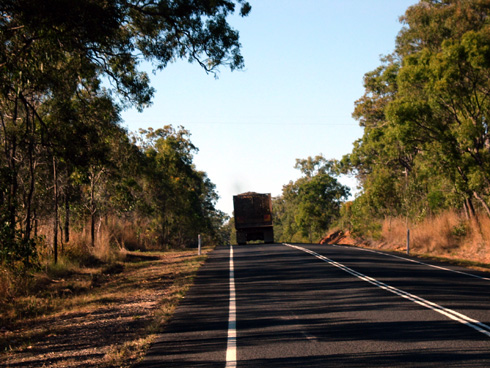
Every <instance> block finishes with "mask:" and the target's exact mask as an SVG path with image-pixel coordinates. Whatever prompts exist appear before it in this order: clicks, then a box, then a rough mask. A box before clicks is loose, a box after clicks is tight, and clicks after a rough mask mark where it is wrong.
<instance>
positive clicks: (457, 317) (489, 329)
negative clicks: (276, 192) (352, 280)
mask: <svg viewBox="0 0 490 368" xmlns="http://www.w3.org/2000/svg"><path fill="white" fill-rule="evenodd" d="M284 245H287V246H288V247H291V248H296V249H298V250H301V251H303V252H306V253H309V254H311V255H313V256H315V257H316V258H318V259H321V260H322V261H324V262H327V263H329V264H331V265H332V266H335V267H337V268H340V269H341V270H343V271H345V272H347V273H350V274H351V275H354V276H356V277H357V278H359V279H361V280H363V281H366V282H369V283H370V284H372V285H375V286H377V287H379V288H381V289H383V290H387V291H389V292H391V293H393V294H396V295H399V296H401V297H402V298H405V299H408V300H410V301H412V302H414V303H417V304H419V305H421V306H423V307H426V308H429V309H432V310H433V311H435V312H437V313H440V314H442V315H444V316H446V317H448V318H450V319H452V320H454V321H457V322H459V323H462V324H464V325H466V326H468V327H471V328H473V329H475V330H477V331H478V332H481V333H482V334H484V335H486V336H488V337H490V326H487V325H486V324H484V323H481V322H480V321H477V320H475V319H473V318H470V317H468V316H466V315H464V314H462V313H459V312H456V311H454V310H452V309H449V308H445V307H443V306H441V305H439V304H436V303H433V302H431V301H429V300H426V299H424V298H421V297H419V296H417V295H414V294H410V293H408V292H406V291H403V290H401V289H397V288H395V287H393V286H390V285H387V284H385V283H383V282H381V281H378V280H376V279H374V278H372V277H369V276H366V275H364V274H362V273H360V272H357V271H355V270H353V269H352V268H349V267H347V266H345V265H343V264H341V263H339V262H335V261H333V260H331V259H330V258H327V257H325V256H322V255H321V254H318V253H316V252H314V251H312V250H309V249H307V248H303V247H300V246H297V245H292V244H286V243H285V244H284Z"/></svg>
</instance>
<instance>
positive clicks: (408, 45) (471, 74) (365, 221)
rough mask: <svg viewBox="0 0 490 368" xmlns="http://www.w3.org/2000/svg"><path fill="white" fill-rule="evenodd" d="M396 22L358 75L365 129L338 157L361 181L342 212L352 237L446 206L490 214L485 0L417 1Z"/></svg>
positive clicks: (489, 47)
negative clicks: (393, 33)
mask: <svg viewBox="0 0 490 368" xmlns="http://www.w3.org/2000/svg"><path fill="white" fill-rule="evenodd" d="M401 20H402V22H403V24H404V27H403V29H402V30H401V32H400V33H399V35H398V37H397V40H396V47H395V51H394V52H393V53H392V54H391V55H388V56H386V57H384V58H382V64H381V66H379V67H378V68H376V69H375V70H374V71H372V72H369V73H367V74H366V75H365V77H364V88H365V93H364V95H363V96H362V97H361V98H360V99H359V100H358V101H356V106H355V111H354V114H353V116H354V117H355V118H356V119H357V120H358V121H359V123H360V125H361V126H362V127H363V128H364V134H363V136H362V138H361V139H359V140H358V141H356V142H355V144H354V149H353V151H352V153H351V154H349V155H347V156H345V157H344V158H343V160H342V169H343V171H344V172H351V173H354V174H355V175H356V176H357V178H358V180H359V183H360V185H361V187H362V192H361V195H360V196H358V197H357V198H356V199H355V200H354V201H353V202H351V203H349V204H348V205H346V206H344V208H343V209H342V211H343V218H344V220H345V222H346V225H348V226H350V227H351V228H352V229H353V230H354V231H356V232H358V233H369V232H373V231H376V229H374V228H373V226H376V222H375V221H373V219H383V218H387V217H394V216H405V217H406V218H408V219H411V220H413V221H417V220H419V219H421V218H424V217H426V216H428V215H435V214H438V213H440V212H441V211H444V210H446V209H460V210H461V211H463V212H464V213H465V214H466V216H467V218H475V217H476V216H477V215H478V213H483V214H486V215H488V216H490V207H489V204H490V130H489V121H490V1H488V0H464V1H463V0H445V1H439V0H422V1H420V2H419V3H418V4H416V5H413V6H411V7H410V8H408V10H407V11H406V13H405V15H404V16H402V17H401Z"/></svg>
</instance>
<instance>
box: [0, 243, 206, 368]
mask: <svg viewBox="0 0 490 368" xmlns="http://www.w3.org/2000/svg"><path fill="white" fill-rule="evenodd" d="M209 250H210V248H206V249H204V250H203V251H204V254H205V253H207V252H208V251H209ZM204 260H205V256H197V255H196V251H194V250H192V251H189V250H188V251H179V252H165V253H142V252H126V254H125V259H124V260H122V261H120V262H116V263H111V264H103V263H101V264H99V265H98V266H97V267H92V268H90V269H86V268H78V269H76V270H72V271H71V272H64V273H63V272H61V271H60V270H58V271H55V272H52V274H51V275H50V276H48V274H45V273H43V274H40V275H37V276H36V277H35V279H34V280H33V282H35V283H37V285H38V286H37V287H36V289H37V292H34V291H33V292H31V293H30V294H29V295H25V296H17V297H15V298H14V299H11V300H9V301H8V302H7V303H3V304H0V306H1V309H2V310H1V315H2V321H1V325H2V326H5V327H3V329H2V330H1V331H0V365H2V364H6V365H7V366H9V364H10V365H14V366H23V367H40V366H45V367H65V368H66V367H72V368H74V367H81V366H90V367H109V366H110V367H129V366H131V364H132V363H134V362H135V360H137V359H138V358H140V357H141V356H142V355H143V354H144V353H145V350H146V349H147V347H148V346H149V344H150V343H151V342H152V341H153V340H154V338H155V337H156V334H158V333H159V332H160V331H161V327H162V325H164V324H165V323H166V321H167V320H168V318H169V317H170V316H171V315H172V313H173V310H174V309H175V307H176V306H177V304H178V302H179V300H181V298H182V297H183V295H184V294H185V292H186V291H187V289H188V288H189V286H190V285H191V283H192V281H193V277H194V275H195V272H196V270H197V269H198V268H199V266H200V265H201V264H202V263H203V262H204ZM56 274H57V275H58V276H57V277H55V275H56Z"/></svg>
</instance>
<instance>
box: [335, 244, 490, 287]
mask: <svg viewBox="0 0 490 368" xmlns="http://www.w3.org/2000/svg"><path fill="white" fill-rule="evenodd" d="M332 246H333V247H338V248H350V249H352V248H353V247H346V246H345V245H337V244H332ZM355 249H359V250H363V251H365V252H371V253H376V254H382V255H384V256H388V257H393V258H399V259H403V260H404V261H409V262H413V263H418V264H421V265H424V266H428V267H432V268H437V269H439V270H444V271H450V272H455V273H459V274H461V275H465V276H471V277H475V278H477V279H481V280H487V281H490V278H488V277H483V276H478V275H474V274H472V273H468V272H463V271H457V270H452V269H450V268H446V267H441V266H436V265H432V264H430V263H425V262H421V261H417V260H415V259H410V258H405V257H401V256H397V255H395V254H390V253H383V252H378V251H377V250H373V249H366V248H358V247H355Z"/></svg>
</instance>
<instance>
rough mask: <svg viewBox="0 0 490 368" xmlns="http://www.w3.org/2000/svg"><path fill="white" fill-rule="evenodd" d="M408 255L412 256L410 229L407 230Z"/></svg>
mask: <svg viewBox="0 0 490 368" xmlns="http://www.w3.org/2000/svg"><path fill="white" fill-rule="evenodd" d="M407 255H410V229H407Z"/></svg>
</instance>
